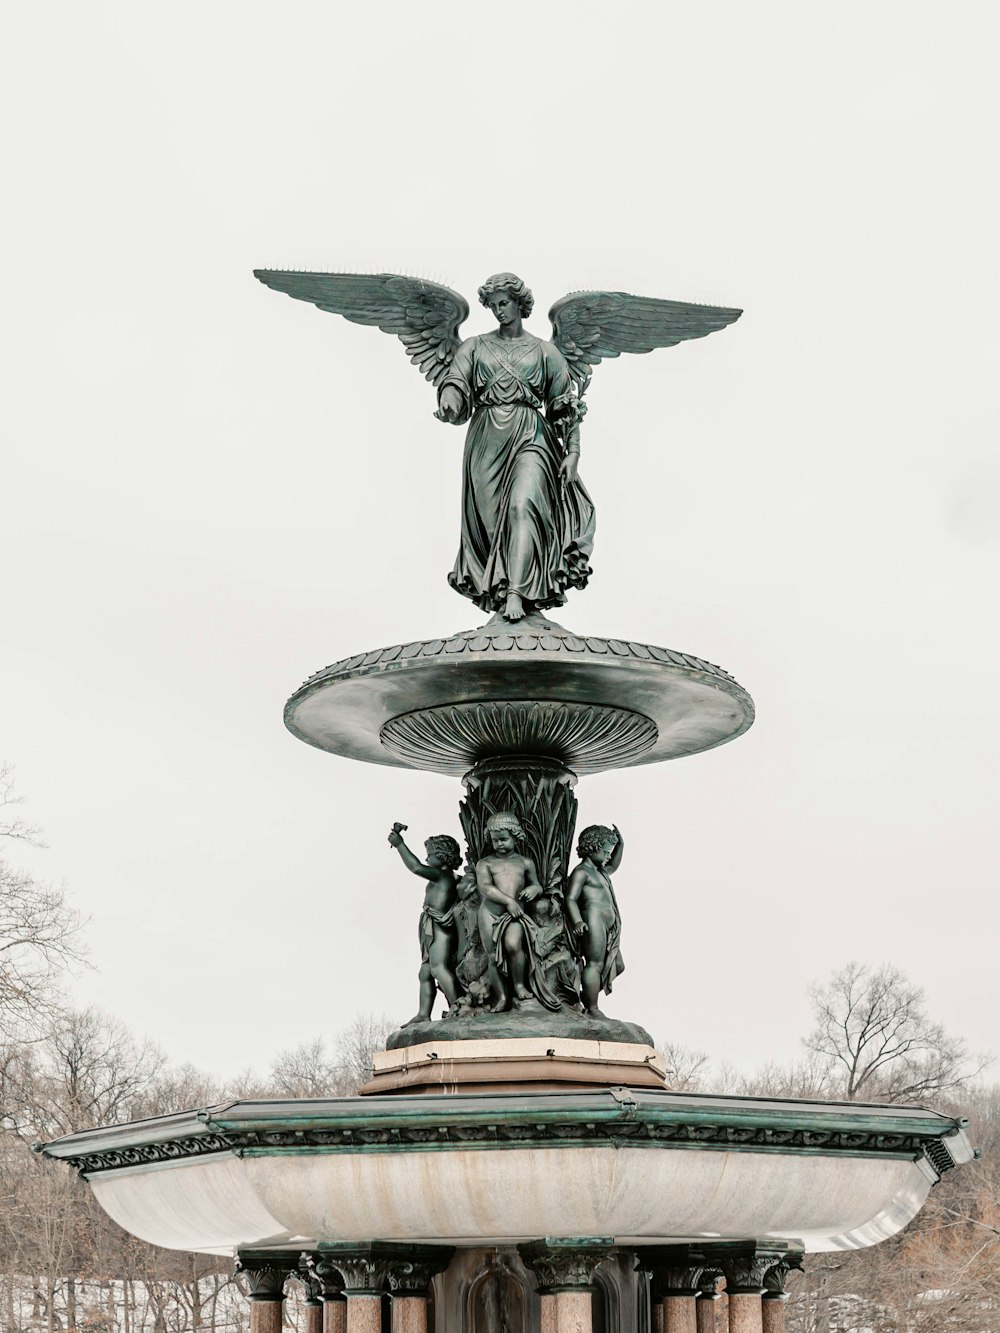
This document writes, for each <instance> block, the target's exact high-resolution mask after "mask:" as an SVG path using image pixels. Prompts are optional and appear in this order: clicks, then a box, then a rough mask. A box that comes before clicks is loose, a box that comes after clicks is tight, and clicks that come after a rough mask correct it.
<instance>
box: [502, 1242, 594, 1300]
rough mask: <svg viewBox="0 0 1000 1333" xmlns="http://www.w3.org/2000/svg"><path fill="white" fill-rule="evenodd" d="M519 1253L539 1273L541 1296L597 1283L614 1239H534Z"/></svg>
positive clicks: (536, 1277) (539, 1291)
mask: <svg viewBox="0 0 1000 1333" xmlns="http://www.w3.org/2000/svg"><path fill="white" fill-rule="evenodd" d="M517 1250H518V1253H519V1254H520V1256H521V1258H522V1259H523V1260H524V1263H525V1266H526V1267H528V1268H530V1269H531V1271H532V1272H533V1273H534V1275H535V1282H536V1285H537V1287H538V1294H539V1295H540V1296H548V1295H552V1294H553V1293H554V1292H557V1291H579V1290H580V1289H581V1288H584V1287H592V1286H593V1285H594V1273H595V1272H596V1271H597V1266H598V1264H600V1263H601V1262H602V1261H603V1260H604V1259H608V1258H610V1257H611V1254H612V1245H611V1241H605V1240H603V1239H602V1240H600V1241H597V1240H595V1241H585V1240H581V1241H532V1242H531V1244H529V1245H519V1246H518V1247H517Z"/></svg>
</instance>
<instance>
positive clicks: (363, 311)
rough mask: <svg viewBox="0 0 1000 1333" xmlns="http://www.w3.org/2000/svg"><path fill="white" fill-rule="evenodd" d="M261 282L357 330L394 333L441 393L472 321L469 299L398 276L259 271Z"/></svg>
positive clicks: (274, 270)
mask: <svg viewBox="0 0 1000 1333" xmlns="http://www.w3.org/2000/svg"><path fill="white" fill-rule="evenodd" d="M253 275H254V277H255V278H258V279H259V280H260V281H261V282H262V283H264V285H265V286H267V287H273V288H274V289H275V291H278V292H287V293H288V295H289V296H294V297H295V298H296V300H298V301H311V302H312V303H313V305H316V306H319V308H320V310H332V311H333V313H334V314H335V315H343V316H344V318H345V319H350V320H352V321H353V322H354V323H355V324H375V325H377V326H378V328H380V329H381V330H382V332H383V333H394V334H395V335H396V337H397V338H398V339H399V341H400V342H401V343H402V344H403V346H404V347H405V348H406V351H407V353H408V355H409V358H410V360H411V361H412V362H413V364H414V365H415V366H419V367H420V371H421V373H422V374H423V375H424V376H425V377H426V378H427V379H429V380H430V382H431V383H432V384H433V385H434V386H435V387H436V386H437V385H438V384H439V383H440V382H441V380H442V379H443V378H444V375H445V372H446V371H447V369H448V366H449V365H450V364H451V359H452V357H453V356H454V355H455V351H456V349H457V348H458V345H459V343H460V342H461V338H459V336H458V327H459V325H460V324H461V323H463V321H464V320H466V319H468V317H469V305H468V302H467V301H466V299H465V297H464V296H459V294H458V292H453V291H452V290H451V288H450V287H442V286H440V285H439V284H438V283H436V282H426V281H424V280H422V279H420V278H404V277H402V276H401V275H400V274H397V273H296V272H292V271H287V270H284V269H268V268H264V269H261V268H255V269H254V271H253Z"/></svg>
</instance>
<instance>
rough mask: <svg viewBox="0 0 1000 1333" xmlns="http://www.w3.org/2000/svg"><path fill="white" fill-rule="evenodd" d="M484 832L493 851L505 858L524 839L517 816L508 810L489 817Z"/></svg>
mask: <svg viewBox="0 0 1000 1333" xmlns="http://www.w3.org/2000/svg"><path fill="white" fill-rule="evenodd" d="M486 832H487V834H488V836H489V840H490V842H491V843H492V844H493V850H494V851H495V852H499V853H500V855H501V856H507V855H509V853H511V852H512V851H514V850H515V848H516V847H517V843H518V840H519V839H521V838H523V837H524V829H523V828H522V827H521V825H520V822H519V821H518V818H517V815H513V814H511V812H510V811H509V810H501V811H498V812H497V814H495V815H490V817H489V819H488V820H487V821H486Z"/></svg>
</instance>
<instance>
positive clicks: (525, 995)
mask: <svg viewBox="0 0 1000 1333" xmlns="http://www.w3.org/2000/svg"><path fill="white" fill-rule="evenodd" d="M532 998H533V996H532V994H531V991H530V990H528V988H527V987H526V986H517V987H516V988H515V990H514V999H515V1000H530V999H532Z"/></svg>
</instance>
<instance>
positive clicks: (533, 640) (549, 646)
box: [292, 626, 736, 698]
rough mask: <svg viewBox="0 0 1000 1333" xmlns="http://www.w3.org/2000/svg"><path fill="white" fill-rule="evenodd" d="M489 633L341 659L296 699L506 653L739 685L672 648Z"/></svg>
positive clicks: (556, 634) (562, 634)
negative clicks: (440, 663) (385, 672)
mask: <svg viewBox="0 0 1000 1333" xmlns="http://www.w3.org/2000/svg"><path fill="white" fill-rule="evenodd" d="M487 629H488V627H486V626H484V627H483V629H481V630H470V631H468V632H466V633H464V634H455V635H453V636H452V637H451V638H450V639H427V640H424V641H414V642H413V643H397V644H393V645H392V646H391V647H388V648H375V649H374V650H373V651H372V652H368V653H357V654H355V656H353V657H344V658H341V660H340V661H339V662H333V663H331V665H330V666H327V667H323V668H322V670H320V671H316V672H314V673H313V674H312V675H311V676H309V677H308V679H306V680H305V681H303V683H302V685H301V686H300V687H299V689H298V690H297V691H296V693H295V695H293V696H292V698H295V697H297V696H298V695H299V694H301V693H302V691H303V690H308V689H310V688H311V687H312V686H314V685H319V684H322V683H324V682H326V681H330V680H336V679H337V678H338V677H344V676H350V675H353V674H354V673H356V672H357V673H359V674H360V673H368V672H370V671H376V670H378V669H379V668H384V667H389V666H392V665H393V664H394V663H397V664H400V665H402V664H403V663H405V662H408V661H410V660H412V659H413V658H416V657H422V658H434V657H441V656H443V655H448V656H455V655H457V654H463V655H464V656H466V657H469V658H471V657H476V656H483V655H488V656H500V655H502V654H504V653H525V654H528V653H557V654H559V655H560V656H565V657H567V658H569V657H573V656H577V657H579V656H580V655H584V656H592V657H608V656H610V657H624V658H628V657H632V658H636V659H637V660H639V661H645V662H648V661H650V660H652V661H654V662H665V663H668V664H669V665H670V666H675V667H680V668H682V669H684V670H687V671H697V672H698V673H699V674H701V675H708V676H715V677H716V678H717V679H719V680H726V681H731V682H732V683H733V684H736V681H735V679H734V678H733V677H732V676H731V675H730V674H729V672H728V671H724V670H723V669H722V667H719V666H715V665H714V663H712V662H706V661H704V660H703V659H702V658H700V657H694V656H692V655H691V654H690V653H678V652H674V651H673V650H671V649H669V648H658V647H656V645H655V644H651V643H633V642H631V640H627V639H602V638H598V637H595V636H593V635H591V636H589V637H586V638H583V637H580V636H578V635H576V634H570V633H569V632H568V631H566V630H557V629H556V627H553V631H552V632H543V633H527V632H521V633H517V632H511V631H505V632H495V631H490V632H487Z"/></svg>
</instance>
